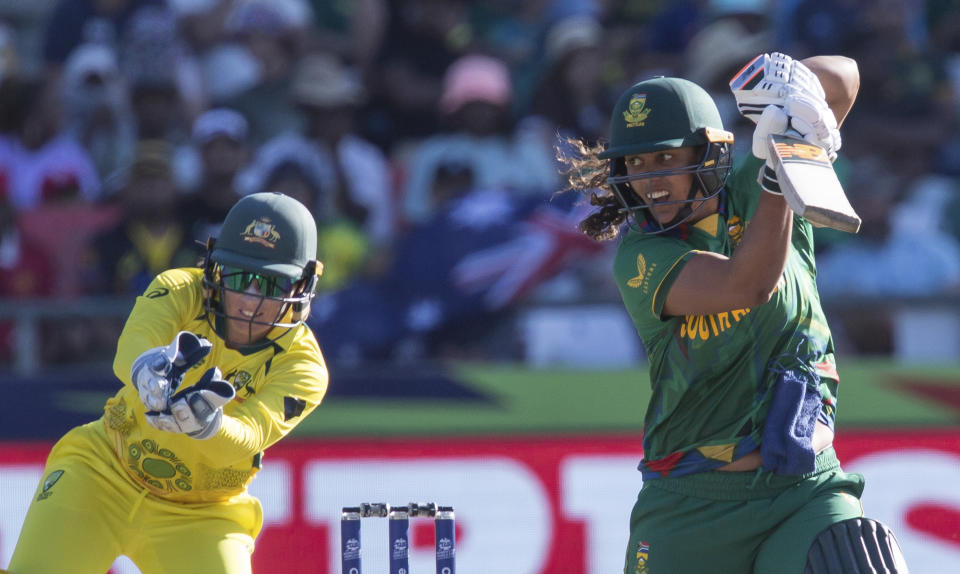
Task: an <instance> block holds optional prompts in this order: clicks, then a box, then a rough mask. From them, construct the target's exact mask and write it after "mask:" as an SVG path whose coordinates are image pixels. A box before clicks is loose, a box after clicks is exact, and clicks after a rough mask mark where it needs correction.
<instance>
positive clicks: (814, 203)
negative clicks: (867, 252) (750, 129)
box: [770, 135, 860, 233]
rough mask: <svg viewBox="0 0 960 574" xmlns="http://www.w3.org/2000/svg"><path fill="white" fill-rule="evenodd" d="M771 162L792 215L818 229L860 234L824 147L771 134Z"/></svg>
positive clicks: (854, 213)
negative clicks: (830, 228)
mask: <svg viewBox="0 0 960 574" xmlns="http://www.w3.org/2000/svg"><path fill="white" fill-rule="evenodd" d="M770 159H771V160H772V161H773V164H774V170H775V171H776V172H777V181H778V182H779V183H780V191H782V192H783V197H784V199H786V200H787V205H789V206H790V209H792V210H793V212H794V213H796V214H797V215H799V216H801V217H803V218H805V219H806V220H807V221H809V222H810V223H812V224H813V225H816V226H819V227H832V228H833V229H839V230H840V231H846V232H847V233H857V232H858V231H860V216H859V215H857V212H856V211H854V209H853V206H852V205H850V200H848V199H847V194H846V193H845V192H844V191H843V186H842V185H840V180H839V179H838V178H837V173H836V172H835V171H833V164H832V163H830V158H829V157H828V156H827V152H825V151H824V150H823V148H821V147H819V146H816V145H813V144H810V143H807V142H806V141H804V140H802V139H800V138H796V137H791V136H787V135H771V136H770Z"/></svg>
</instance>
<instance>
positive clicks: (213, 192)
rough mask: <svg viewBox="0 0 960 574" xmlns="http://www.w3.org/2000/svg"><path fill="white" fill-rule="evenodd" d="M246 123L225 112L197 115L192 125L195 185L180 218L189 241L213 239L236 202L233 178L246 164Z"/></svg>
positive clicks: (247, 158) (212, 111) (219, 109)
mask: <svg viewBox="0 0 960 574" xmlns="http://www.w3.org/2000/svg"><path fill="white" fill-rule="evenodd" d="M247 131H248V126H247V120H246V118H244V117H243V115H241V114H240V113H238V112H236V111H234V110H231V109H228V108H215V109H212V110H209V111H207V112H204V113H202V114H200V116H198V117H197V119H196V120H194V122H193V129H192V133H191V138H190V139H191V142H192V144H193V146H194V149H195V150H196V153H197V156H198V157H199V164H200V165H199V174H200V176H199V184H198V185H197V186H196V188H195V189H194V190H193V193H191V194H190V196H189V197H187V198H186V200H185V202H184V205H183V211H182V215H183V217H185V218H186V220H187V221H189V222H190V230H191V234H192V235H193V237H194V238H195V239H197V240H199V241H205V240H206V238H207V237H210V236H211V235H216V233H215V231H216V229H218V228H219V224H220V222H222V221H223V219H224V217H226V214H227V211H229V210H230V208H231V207H232V206H233V204H235V203H236V202H237V199H239V194H238V192H237V186H236V179H237V174H238V173H240V171H241V170H242V169H243V168H244V167H245V166H246V165H247V163H248V162H249V161H250V148H249V145H248V142H247Z"/></svg>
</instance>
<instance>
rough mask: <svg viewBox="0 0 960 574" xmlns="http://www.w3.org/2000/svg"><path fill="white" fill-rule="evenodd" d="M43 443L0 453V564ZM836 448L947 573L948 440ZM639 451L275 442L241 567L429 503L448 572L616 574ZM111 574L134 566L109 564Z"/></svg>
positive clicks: (917, 566)
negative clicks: (384, 505)
mask: <svg viewBox="0 0 960 574" xmlns="http://www.w3.org/2000/svg"><path fill="white" fill-rule="evenodd" d="M49 446H50V445H49V444H10V443H6V444H0V492H2V493H3V497H2V500H0V568H2V567H3V566H5V565H6V564H7V562H8V561H9V559H10V555H11V554H12V550H13V545H14V543H15V540H16V535H17V532H18V531H19V526H20V522H21V521H22V517H23V513H24V512H25V511H26V506H27V504H29V499H30V497H31V493H32V492H33V489H34V488H35V486H36V484H37V481H38V480H39V479H40V475H41V474H42V462H43V459H44V457H45V455H46V452H47V450H48V449H49ZM836 449H837V451H838V453H839V455H840V457H841V460H843V461H844V467H845V469H846V470H847V471H853V472H862V473H863V474H864V475H865V476H866V477H867V490H866V492H865V493H864V497H863V503H864V508H865V511H866V513H867V515H869V516H873V517H875V518H878V519H880V520H883V521H884V522H886V523H888V524H890V525H891V526H892V527H893V528H894V530H895V531H896V533H897V536H898V538H899V539H900V542H901V545H902V546H903V548H904V552H905V553H906V555H907V558H908V560H909V562H910V567H911V572H913V573H914V574H917V573H919V574H925V573H926V574H939V573H942V572H960V487H958V485H960V432H958V431H956V430H952V429H948V430H942V431H916V432H886V431H883V432H865V431H860V432H842V433H841V434H840V436H839V437H838V438H837V441H836ZM640 454H641V453H640V441H639V439H638V438H637V437H636V436H609V435H602V436H591V437H584V436H564V437H556V438H519V437H517V438H483V439H466V438H457V439H449V440H424V439H416V440H412V439H398V440H347V439H338V440H331V439H314V440H302V441H292V440H288V441H287V442H284V443H280V444H278V445H277V446H275V447H273V448H272V449H271V450H270V451H269V452H268V453H267V456H266V457H265V459H264V470H263V471H262V472H261V473H260V475H259V476H258V477H257V479H256V480H255V481H254V486H253V489H252V490H253V491H254V493H255V494H256V495H257V496H258V497H260V499H261V500H262V501H263V506H264V531H263V532H262V534H261V536H260V538H259V539H258V543H257V551H256V553H255V555H254V570H255V572H258V573H259V574H264V573H266V574H269V573H274V572H277V573H280V572H282V573H287V574H297V573H307V572H309V573H314V574H322V573H336V572H339V570H340V568H339V562H338V559H339V550H338V549H339V517H340V508H341V507H342V506H347V505H356V504H359V503H360V502H381V501H382V502H388V503H391V504H403V503H407V502H411V501H416V502H420V501H424V502H427V501H429V502H437V503H439V504H449V505H452V506H454V508H455V511H456V517H457V567H458V570H459V571H461V572H511V573H513V574H541V573H547V572H564V573H569V574H594V573H608V572H618V571H621V570H622V567H623V566H622V560H623V558H622V557H623V552H624V548H625V545H626V537H627V517H628V516H629V513H630V509H631V507H632V504H633V500H634V498H635V497H636V494H637V492H638V490H639V488H640V474H639V472H637V471H636V463H637V462H638V461H639V458H640ZM385 522H386V521H384V520H377V519H370V520H365V521H364V523H363V534H362V542H363V556H364V570H365V571H367V572H385V571H386V556H387V536H386V524H385ZM432 536H433V534H432V524H431V523H430V522H429V521H427V520H414V521H413V523H412V527H411V546H412V548H411V554H410V566H411V568H410V569H411V571H412V572H414V573H419V572H424V573H425V572H432V571H433V564H432V559H433V550H432V548H433V546H432V545H433V538H432ZM113 572H114V574H128V573H135V572H137V570H136V568H135V567H134V566H133V565H132V564H130V563H129V561H125V560H120V561H118V562H117V563H116V564H115V565H114V567H113Z"/></svg>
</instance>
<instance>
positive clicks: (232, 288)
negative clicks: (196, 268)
mask: <svg viewBox="0 0 960 574" xmlns="http://www.w3.org/2000/svg"><path fill="white" fill-rule="evenodd" d="M214 243H215V240H214V239H213V238H211V239H209V240H208V242H207V245H208V248H207V255H206V257H205V258H204V265H203V293H204V296H203V310H204V311H205V312H206V315H207V321H208V322H209V323H210V324H211V326H212V327H213V328H214V330H215V331H216V332H217V333H218V334H219V335H220V336H221V337H224V339H226V335H227V330H226V322H227V321H230V322H231V323H234V324H243V323H245V324H246V326H247V340H246V344H240V345H237V346H241V347H242V346H251V345H258V344H259V343H260V341H259V340H258V341H254V330H255V328H256V327H270V330H269V331H268V333H267V335H266V337H264V338H263V340H264V341H271V342H272V341H275V340H277V339H279V338H280V337H282V336H283V335H285V334H286V333H287V332H288V331H289V330H290V329H292V328H294V327H296V326H298V325H300V324H301V323H303V322H304V321H306V319H307V316H308V315H309V313H310V302H311V301H312V300H313V297H314V295H315V291H316V285H317V279H318V275H317V271H316V266H317V263H316V262H315V261H310V262H308V264H307V266H306V267H305V268H304V272H303V276H302V277H301V278H300V279H297V280H291V279H289V278H285V277H277V276H271V275H269V274H266V273H260V272H256V271H246V270H237V272H234V273H224V269H227V270H231V267H229V266H225V265H222V264H220V263H218V262H216V261H214V260H213V258H212V257H211V253H212V252H213V245H214ZM237 273H242V274H243V275H246V276H247V277H245V278H244V279H242V280H240V281H239V282H238V281H236V280H231V277H230V275H233V274H237ZM253 280H257V284H258V285H260V286H261V287H260V291H259V293H252V292H250V290H249V286H250V285H251V284H252V283H253ZM265 283H269V284H270V285H271V286H274V285H275V286H277V287H276V288H272V289H268V288H266V287H265V286H264V284H265ZM287 284H288V285H289V286H290V287H291V288H290V289H283V287H281V286H285V285H287ZM265 291H266V292H265ZM278 291H279V292H278ZM291 292H292V295H291V294H290V293H291ZM227 293H237V294H238V295H242V296H243V297H247V298H249V297H258V298H259V299H260V301H259V302H258V303H257V305H256V308H255V310H254V313H253V316H252V317H244V316H242V315H237V314H233V315H231V314H229V313H228V311H227V309H226V306H225V301H226V297H225V295H226V294H227ZM267 301H273V302H276V303H278V304H279V305H277V308H278V310H277V312H276V314H275V315H274V316H273V317H272V318H269V319H258V318H257V317H258V316H259V314H260V310H261V309H262V308H263V306H264V304H265V303H266V302H267ZM276 329H280V331H279V332H276ZM257 330H259V329H257Z"/></svg>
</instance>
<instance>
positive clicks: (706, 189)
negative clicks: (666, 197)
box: [607, 128, 733, 234]
mask: <svg viewBox="0 0 960 574" xmlns="http://www.w3.org/2000/svg"><path fill="white" fill-rule="evenodd" d="M701 131H702V132H703V136H704V139H705V140H706V141H707V144H706V146H705V148H704V152H703V156H702V157H701V159H700V161H699V163H695V164H692V165H688V166H684V167H681V168H677V169H669V170H660V171H650V172H646V173H637V174H632V175H628V174H627V166H626V159H625V156H619V157H613V158H611V159H610V177H608V178H607V185H609V186H610V190H611V191H612V192H613V194H614V196H615V197H616V198H617V200H618V201H619V202H620V204H621V205H622V206H623V207H622V208H621V210H620V212H621V213H624V214H626V216H627V222H628V224H629V225H630V228H631V229H633V230H635V231H637V232H639V233H646V234H657V233H663V232H665V231H670V230H671V229H675V228H676V227H678V226H679V225H681V224H683V223H684V222H686V221H688V220H689V219H690V218H692V217H693V216H694V215H696V213H697V212H698V211H699V210H700V209H701V208H702V207H703V205H704V204H705V203H704V202H705V201H707V200H709V199H712V198H714V197H717V196H718V195H719V194H720V192H721V191H722V190H723V186H724V185H725V184H726V181H727V177H729V175H730V170H731V168H732V164H733V157H732V154H731V153H730V148H731V145H732V143H733V135H732V134H730V133H729V132H720V131H718V130H711V129H709V128H703V129H702V130H701ZM684 174H692V175H693V176H694V177H693V184H692V185H691V186H690V191H689V193H688V194H687V198H686V199H678V200H674V201H663V202H660V203H657V204H656V205H658V206H659V205H675V204H682V205H683V207H682V208H681V209H680V211H679V212H678V213H677V215H676V217H674V218H673V220H671V221H668V222H666V223H661V222H660V221H658V220H657V219H656V218H655V217H653V216H652V215H651V216H649V217H648V214H649V211H648V210H649V209H650V208H651V207H653V206H654V204H648V203H646V202H644V201H643V200H642V199H641V198H639V197H637V194H636V193H634V190H633V187H632V186H631V184H630V182H632V181H638V180H645V179H653V178H657V177H666V176H673V175H684ZM697 202H700V205H699V206H697V207H696V209H694V208H693V205H694V204H695V203H697Z"/></svg>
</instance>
